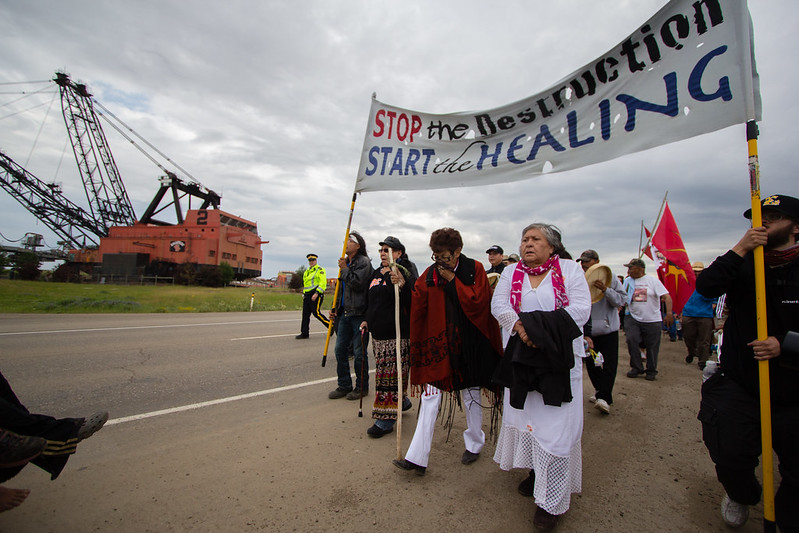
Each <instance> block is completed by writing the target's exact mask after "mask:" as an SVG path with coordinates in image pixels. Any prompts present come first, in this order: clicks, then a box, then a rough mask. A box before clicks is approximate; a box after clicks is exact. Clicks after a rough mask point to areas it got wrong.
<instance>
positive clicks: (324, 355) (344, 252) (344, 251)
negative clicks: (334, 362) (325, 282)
mask: <svg viewBox="0 0 799 533" xmlns="http://www.w3.org/2000/svg"><path fill="white" fill-rule="evenodd" d="M357 196H358V193H356V192H353V193H352V202H351V203H350V218H349V220H347V231H345V232H344V246H343V247H342V249H341V258H342V259H344V257H345V256H346V255H347V242H348V241H349V240H350V228H351V227H352V213H353V212H354V211H355V198H356V197H357ZM340 279H341V267H339V269H338V274H337V275H336V290H335V291H333V303H332V304H331V306H330V309H331V311H334V310H335V309H336V303H338V292H339V286H340V285H341V283H340V282H339V281H340ZM334 323H335V320H334V319H333V318H331V320H330V324H328V326H327V336H326V337H325V351H324V352H323V353H322V366H325V363H327V349H328V347H329V346H330V335H331V334H332V332H333V324H334Z"/></svg>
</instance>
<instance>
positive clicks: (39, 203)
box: [0, 152, 108, 248]
mask: <svg viewBox="0 0 799 533" xmlns="http://www.w3.org/2000/svg"><path fill="white" fill-rule="evenodd" d="M0 185H2V187H3V188H4V189H5V190H6V191H8V192H9V194H11V196H13V197H14V199H16V200H17V201H18V202H19V203H21V204H22V205H23V206H25V208H26V209H28V211H30V212H31V213H33V214H34V215H36V216H37V217H38V218H39V220H41V221H42V222H44V223H45V224H46V225H47V227H49V228H50V229H51V230H53V231H54V232H55V233H56V234H57V235H58V236H59V237H61V238H62V239H63V240H65V241H66V242H67V243H69V244H70V245H72V246H74V247H75V248H82V247H85V246H86V245H87V244H92V245H95V246H96V245H97V244H98V241H99V239H98V237H99V236H105V235H108V232H107V231H105V230H104V228H102V227H100V226H98V224H97V221H96V219H95V218H94V217H92V215H91V214H90V213H87V212H86V211H84V210H83V209H81V208H80V207H79V206H77V205H75V204H73V203H72V202H70V201H69V200H68V199H67V198H66V197H65V196H64V195H63V194H61V192H60V191H59V190H58V187H56V186H54V185H50V184H48V183H45V182H44V181H42V180H40V179H39V178H37V177H36V176H34V175H33V174H31V173H30V172H28V171H27V170H25V169H24V168H22V167H21V166H19V165H18V164H17V163H15V162H14V160H12V159H11V158H10V157H8V156H7V155H5V154H4V153H2V152H0Z"/></svg>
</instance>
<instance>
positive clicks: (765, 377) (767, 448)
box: [746, 120, 777, 532]
mask: <svg viewBox="0 0 799 533" xmlns="http://www.w3.org/2000/svg"><path fill="white" fill-rule="evenodd" d="M757 135H758V129H757V123H756V122H755V121H754V120H750V121H749V122H747V123H746V142H747V145H748V147H749V182H750V188H751V193H752V227H753V228H756V227H758V226H762V225H763V218H762V214H761V209H760V162H759V160H758V156H757ZM754 255H755V310H756V312H757V340H759V341H764V340H766V339H767V338H768V323H767V321H766V269H765V262H764V259H763V247H762V246H758V247H757V248H755V249H754ZM758 371H759V377H760V442H761V445H762V448H763V452H762V456H763V459H762V461H763V462H762V464H763V531H767V532H771V531H776V530H777V529H776V523H775V513H774V460H773V453H772V451H771V385H770V382H769V362H768V361H767V360H766V361H759V362H758Z"/></svg>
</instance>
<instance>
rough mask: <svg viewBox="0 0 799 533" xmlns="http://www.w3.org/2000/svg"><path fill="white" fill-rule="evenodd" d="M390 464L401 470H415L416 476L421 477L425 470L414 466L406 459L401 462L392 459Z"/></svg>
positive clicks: (422, 467)
mask: <svg viewBox="0 0 799 533" xmlns="http://www.w3.org/2000/svg"><path fill="white" fill-rule="evenodd" d="M391 462H392V463H393V464H394V466H396V467H397V468H402V469H403V470H416V475H417V476H423V475H424V473H425V471H426V470H427V468H426V467H424V466H419V465H417V464H414V463H412V462H410V461H408V460H407V459H402V460H399V459H394V460H393V461H391Z"/></svg>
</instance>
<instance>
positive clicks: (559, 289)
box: [510, 254, 569, 313]
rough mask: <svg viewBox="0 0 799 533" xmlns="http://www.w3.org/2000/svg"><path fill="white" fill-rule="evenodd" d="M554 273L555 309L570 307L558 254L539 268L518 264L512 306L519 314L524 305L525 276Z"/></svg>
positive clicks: (511, 300) (512, 286)
mask: <svg viewBox="0 0 799 533" xmlns="http://www.w3.org/2000/svg"><path fill="white" fill-rule="evenodd" d="M549 270H551V271H552V287H553V288H554V289H555V309H560V308H561V307H566V306H567V305H569V297H568V296H566V284H565V283H564V281H563V273H562V272H561V271H560V257H558V255H557V254H555V255H552V256H550V257H549V259H547V261H546V263H544V264H542V265H538V266H537V267H529V266H527V265H525V264H524V263H523V262H521V261H520V262H518V263H516V270H514V272H513V279H512V280H511V284H510V305H511V307H513V310H514V311H516V312H517V313H518V312H519V311H520V309H521V305H522V283H524V279H525V274H530V275H533V276H538V275H541V274H545V273H546V272H547V271H549Z"/></svg>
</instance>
